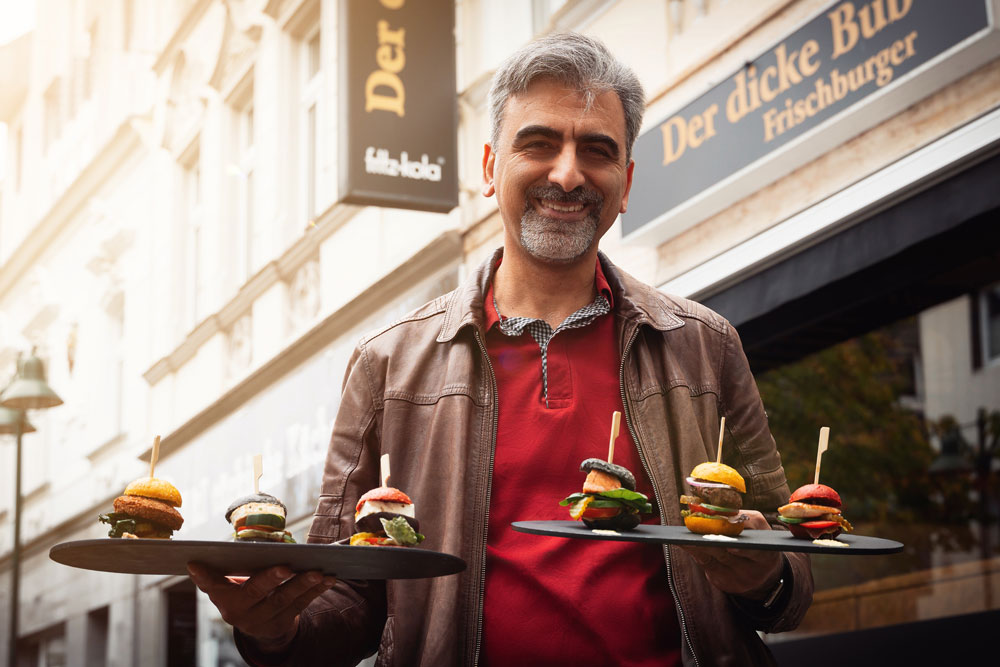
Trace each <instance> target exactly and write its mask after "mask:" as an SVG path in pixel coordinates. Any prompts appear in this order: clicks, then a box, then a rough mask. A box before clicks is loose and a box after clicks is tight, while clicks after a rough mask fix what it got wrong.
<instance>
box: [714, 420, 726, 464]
mask: <svg viewBox="0 0 1000 667" xmlns="http://www.w3.org/2000/svg"><path fill="white" fill-rule="evenodd" d="M725 434H726V418H725V417H723V418H722V423H720V424H719V448H718V450H717V451H716V452H715V462H716V463H722V437H723V436H724V435H725Z"/></svg>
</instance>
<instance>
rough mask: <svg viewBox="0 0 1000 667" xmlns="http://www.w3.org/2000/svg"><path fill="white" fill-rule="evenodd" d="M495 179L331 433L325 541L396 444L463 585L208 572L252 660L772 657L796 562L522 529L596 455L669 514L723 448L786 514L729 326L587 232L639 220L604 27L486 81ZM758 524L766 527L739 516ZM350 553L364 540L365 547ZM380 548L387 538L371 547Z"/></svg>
mask: <svg viewBox="0 0 1000 667" xmlns="http://www.w3.org/2000/svg"><path fill="white" fill-rule="evenodd" d="M490 104H491V121H492V135H491V139H490V142H489V143H488V144H486V146H485V150H484V155H483V194H484V195H485V196H487V197H489V196H494V195H495V196H496V198H497V203H498V206H499V209H500V213H501V216H502V218H503V224H504V247H503V248H502V249H501V250H500V251H498V252H497V253H496V254H495V255H494V256H493V257H492V258H491V259H490V260H489V261H488V262H486V263H485V264H484V265H483V266H482V267H480V269H479V270H478V271H477V272H476V273H475V274H474V275H473V276H471V277H470V279H469V280H468V281H467V282H466V283H465V284H464V285H463V286H461V287H459V288H458V289H457V290H455V291H454V292H452V293H450V294H447V295H445V296H442V297H440V298H438V299H436V300H435V301H432V302H431V303H429V304H427V305H425V306H423V307H422V308H420V309H418V310H417V311H415V312H414V313H412V314H410V315H409V316H407V317H406V318H404V319H403V320H402V321H400V322H398V323H396V324H394V325H392V326H390V327H388V328H386V329H384V330H382V331H380V332H378V333H376V334H374V335H372V336H370V337H368V338H366V339H365V340H363V341H362V342H361V343H360V344H359V346H358V348H357V349H356V351H355V354H354V356H353V357H352V359H351V361H350V363H349V367H348V371H347V375H346V379H345V383H344V395H343V398H342V401H341V407H340V411H339V413H338V416H337V420H336V423H335V425H334V430H333V436H332V439H331V444H330V449H329V453H328V458H327V463H326V469H325V472H324V480H323V490H322V494H321V496H320V499H319V503H318V507H317V510H316V515H315V518H314V521H313V525H312V529H311V531H310V534H309V540H310V541H311V542H332V541H335V540H338V539H341V538H343V537H344V536H346V535H349V534H350V532H351V530H352V523H353V521H352V519H353V517H352V512H353V508H354V504H355V503H356V501H357V498H358V497H359V496H360V495H361V494H362V493H363V492H365V491H366V490H368V489H369V488H371V487H374V486H377V485H378V483H379V480H378V461H379V457H380V455H381V454H383V453H388V454H390V457H391V460H392V470H393V482H394V485H396V486H398V487H400V488H402V489H403V490H405V491H406V492H407V493H408V494H409V495H410V496H411V497H412V498H413V499H414V501H415V503H416V506H417V513H418V515H419V518H420V521H421V525H422V532H424V533H426V535H427V541H426V542H425V543H424V544H425V546H427V547H428V548H431V549H435V550H440V551H445V552H449V553H453V554H457V555H459V556H461V557H462V558H464V559H465V561H466V562H467V563H468V569H467V570H466V571H465V572H464V573H463V574H461V575H457V576H450V577H440V578H432V579H418V580H391V581H388V582H381V581H373V582H345V581H340V582H336V583H334V582H333V580H332V579H331V578H325V579H324V578H323V577H320V576H319V575H318V574H316V573H304V574H299V575H296V576H291V575H292V573H291V572H288V571H283V569H282V568H272V569H271V570H267V571H264V572H261V573H258V574H257V575H255V576H254V577H251V578H250V579H248V580H247V581H245V582H243V583H235V582H233V581H231V580H228V579H226V578H224V577H221V576H218V575H217V574H214V573H212V572H209V571H208V570H207V569H205V568H202V567H199V566H197V565H194V566H192V568H191V571H192V577H193V579H194V581H195V583H196V584H197V585H198V586H199V587H201V588H202V589H203V590H204V591H206V592H207V593H208V594H209V596H210V598H211V599H212V601H213V602H214V603H215V604H216V605H217V606H218V607H219V609H220V610H221V611H222V614H223V618H224V619H226V620H227V621H228V622H230V623H231V624H232V625H234V626H235V628H236V638H237V644H238V646H239V647H240V649H241V652H242V653H243V654H244V656H245V657H246V658H247V659H248V660H249V661H250V662H251V663H252V664H260V665H269V664H323V665H327V664H330V665H334V664H337V665H339V664H355V663H356V662H357V661H358V660H359V659H361V658H363V657H365V656H367V655H370V654H372V653H373V652H375V651H376V650H377V651H378V654H379V661H380V664H395V665H469V664H492V665H506V664H518V665H527V664H584V663H586V664H637V665H638V664H648V665H654V664H655V665H662V664H681V663H682V662H683V664H700V665H727V664H766V663H768V662H770V661H771V658H770V654H769V653H768V651H767V649H766V647H765V646H764V645H763V643H762V642H761V641H760V639H759V637H758V635H757V630H763V631H768V632H775V631H781V630H787V629H790V628H793V627H795V625H797V623H798V622H799V620H800V619H801V617H802V615H803V614H804V613H805V610H806V608H807V607H808V604H809V602H810V601H811V596H812V575H811V573H810V569H809V561H808V559H807V558H806V557H804V556H802V555H800V554H781V553H778V552H764V551H745V550H730V549H725V548H721V547H699V548H691V549H688V550H683V549H679V548H676V547H663V548H660V547H657V546H655V545H648V544H637V543H621V542H605V541H590V540H585V541H584V540H563V539H557V538H547V537H538V536H533V535H525V534H522V533H516V532H514V531H512V530H511V529H510V526H509V524H510V522H511V521H513V520H519V519H520V520H524V519H556V518H567V517H566V515H565V513H564V512H565V510H563V509H561V508H559V507H558V506H557V503H558V501H559V499H561V498H562V497H565V496H566V495H567V494H568V493H570V492H572V491H576V490H579V488H580V486H581V483H582V477H583V475H582V473H580V472H579V471H578V466H579V462H580V461H581V460H582V459H584V458H588V457H592V456H596V457H601V456H602V455H603V454H604V453H605V452H606V450H605V449H604V447H606V445H607V435H606V434H607V433H608V430H609V428H610V417H611V414H612V412H613V411H614V410H619V411H621V412H622V413H623V415H624V424H625V425H626V427H627V428H625V429H623V430H622V435H621V437H620V438H619V440H618V442H617V445H616V450H615V452H616V453H615V462H616V463H620V464H623V465H625V466H626V467H628V468H630V469H631V470H632V471H633V472H634V473H635V474H636V478H637V482H638V488H639V490H640V491H645V492H646V493H647V495H648V496H650V498H652V499H653V500H654V504H655V511H654V515H653V516H652V517H650V519H649V521H652V522H655V523H659V522H663V523H667V524H672V525H674V524H680V523H681V517H680V506H679V503H678V501H677V498H678V496H679V495H680V494H681V493H683V492H684V488H683V479H684V477H685V476H686V475H687V474H688V472H689V471H690V470H691V469H692V468H693V467H694V466H695V465H696V464H698V463H701V462H703V461H706V460H711V459H712V457H713V456H714V455H715V445H716V433H717V429H718V424H719V420H720V418H721V417H723V416H725V417H726V425H727V438H726V448H725V449H724V451H723V458H724V460H725V461H726V462H727V463H729V464H731V465H733V466H734V467H736V468H737V469H738V470H739V471H740V472H741V474H742V475H743V476H744V478H745V479H746V482H747V494H746V500H747V505H749V506H750V507H754V508H757V509H764V510H769V511H773V510H774V509H775V508H776V507H778V505H780V504H782V503H784V502H785V501H787V498H788V487H787V484H786V482H785V476H784V471H783V469H782V467H781V462H780V458H779V456H778V453H777V450H776V448H775V445H774V441H773V439H772V438H771V435H770V432H769V431H768V428H767V421H766V416H765V414H764V410H763V406H762V405H761V401H760V397H759V395H758V393H757V389H756V385H755V384H754V381H753V378H752V376H751V375H750V371H749V367H748V364H747V362H746V358H745V356H744V354H743V351H742V347H741V345H740V342H739V339H738V336H737V335H736V332H735V331H734V330H733V328H732V327H731V326H730V325H729V323H728V322H726V321H725V320H724V319H722V318H721V317H719V316H718V315H716V314H715V313H713V312H711V311H709V310H707V309H706V308H704V307H702V306H699V305H697V304H695V303H692V302H689V301H686V300H683V299H678V298H673V297H669V296H666V295H663V294H661V293H659V292H657V291H656V290H654V289H652V288H650V287H648V286H646V285H643V284H642V283H639V282H638V281H636V280H635V279H633V278H632V277H630V276H628V275H627V274H625V273H623V272H621V271H619V270H618V269H617V268H616V267H615V266H614V265H613V264H611V262H610V261H609V260H608V259H607V258H606V257H605V256H603V255H601V254H599V253H598V241H599V240H600V238H601V237H602V236H603V235H604V233H605V232H607V230H608V229H609V228H610V226H611V225H612V223H613V222H614V220H615V218H616V217H617V215H618V214H619V213H621V212H624V211H625V210H626V207H627V204H628V195H629V189H630V187H631V183H632V172H633V169H634V163H633V162H632V160H631V148H632V145H633V142H634V140H635V137H636V134H637V133H638V129H639V127H640V124H641V116H642V110H643V105H644V102H643V93H642V89H641V86H640V85H639V82H638V80H637V79H636V77H635V75H634V74H633V73H632V72H631V71H630V70H629V69H628V68H626V67H624V66H623V65H621V64H620V63H618V62H617V61H616V60H615V59H614V58H613V57H612V56H611V54H610V53H609V52H608V51H607V50H606V49H605V48H604V47H603V45H601V44H600V43H599V42H596V41H595V40H591V39H589V38H586V37H583V36H580V35H555V36H551V37H548V38H545V39H542V40H540V41H537V42H535V43H532V44H530V45H528V46H527V47H525V48H524V49H522V50H521V51H519V52H518V53H516V54H514V55H513V56H512V57H511V58H510V59H508V61H506V62H505V63H504V65H502V66H501V68H500V70H499V71H498V72H497V74H496V76H495V77H494V81H493V86H492V88H491V93H490ZM747 514H748V515H749V523H748V525H749V527H751V528H761V529H767V528H769V526H768V523H767V522H766V521H765V519H764V517H763V515H762V514H760V512H757V511H749V512H747ZM359 548H361V547H359ZM375 548H377V547H375Z"/></svg>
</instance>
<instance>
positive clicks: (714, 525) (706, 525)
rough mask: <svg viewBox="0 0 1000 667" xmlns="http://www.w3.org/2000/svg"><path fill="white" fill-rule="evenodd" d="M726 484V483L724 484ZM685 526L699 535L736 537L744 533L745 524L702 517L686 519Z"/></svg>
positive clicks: (688, 517)
mask: <svg viewBox="0 0 1000 667" xmlns="http://www.w3.org/2000/svg"><path fill="white" fill-rule="evenodd" d="M723 483H724V484H725V482H723ZM684 525H685V526H687V529H688V530H690V531H691V532H692V533H698V534H699V535H726V536H728V537H736V536H737V535H739V534H740V533H742V532H743V522H742V521H738V522H736V523H733V522H731V521H729V520H728V519H708V518H706V517H702V516H686V517H684Z"/></svg>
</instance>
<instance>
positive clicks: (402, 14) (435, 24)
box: [341, 0, 458, 211]
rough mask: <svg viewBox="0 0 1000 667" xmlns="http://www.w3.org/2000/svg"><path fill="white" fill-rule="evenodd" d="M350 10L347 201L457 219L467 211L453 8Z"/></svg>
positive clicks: (346, 8)
mask: <svg viewBox="0 0 1000 667" xmlns="http://www.w3.org/2000/svg"><path fill="white" fill-rule="evenodd" d="M341 7H342V12H343V16H344V25H345V27H346V30H345V31H344V33H343V34H344V40H343V41H342V42H341V44H342V47H341V49H342V56H343V62H344V65H343V68H344V69H343V70H342V76H343V79H342V81H343V83H344V85H343V89H344V90H345V91H346V93H347V94H346V96H345V97H346V100H345V104H344V105H343V106H342V108H343V109H344V112H345V113H344V116H345V117H346V120H347V122H346V124H345V125H343V126H342V134H341V140H342V146H343V148H342V149H341V150H342V152H341V164H342V167H343V172H342V174H341V189H342V192H343V197H342V199H343V200H344V201H347V202H350V203H359V204H369V205H376V206H395V207H402V208H413V209H421V210H429V211H447V210H450V209H451V208H453V207H454V206H455V205H457V203H458V178H457V172H456V169H455V167H456V166H457V164H456V155H455V153H456V149H457V147H456V140H455V125H456V122H457V112H456V100H455V95H456V93H455V60H454V58H455V56H454V37H453V29H452V28H453V26H454V14H453V12H454V8H453V6H452V5H451V4H450V3H449V2H447V1H445V0H409V2H407V0H370V1H368V2H360V1H357V0H352V1H350V2H343V3H341Z"/></svg>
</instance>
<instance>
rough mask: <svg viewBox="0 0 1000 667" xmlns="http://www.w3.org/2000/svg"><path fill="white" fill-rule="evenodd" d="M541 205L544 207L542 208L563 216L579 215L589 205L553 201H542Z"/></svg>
mask: <svg viewBox="0 0 1000 667" xmlns="http://www.w3.org/2000/svg"><path fill="white" fill-rule="evenodd" d="M539 203H540V204H541V205H542V208H545V209H548V210H549V211H552V212H554V213H563V214H573V213H579V212H581V211H583V210H584V209H585V208H587V205H586V204H584V203H582V202H559V201H553V200H551V199H541V200H539Z"/></svg>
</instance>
